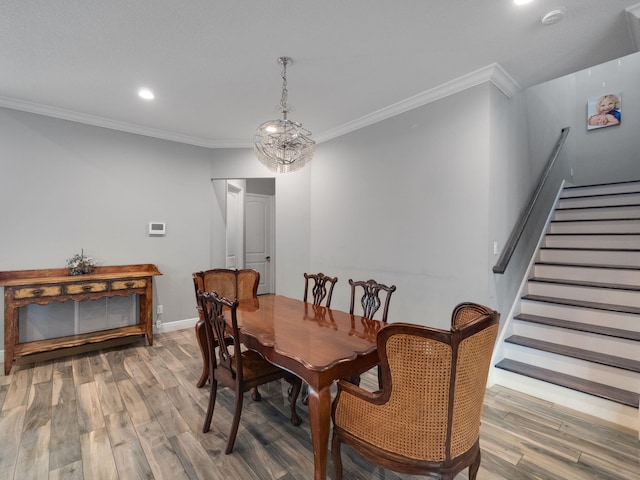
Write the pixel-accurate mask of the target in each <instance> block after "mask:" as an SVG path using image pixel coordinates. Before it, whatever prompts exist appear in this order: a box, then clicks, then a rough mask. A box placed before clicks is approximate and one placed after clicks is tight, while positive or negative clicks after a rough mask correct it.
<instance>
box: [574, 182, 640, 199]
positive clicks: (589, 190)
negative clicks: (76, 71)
mask: <svg viewBox="0 0 640 480" xmlns="http://www.w3.org/2000/svg"><path fill="white" fill-rule="evenodd" d="M639 190H640V180H626V181H624V182H609V183H594V184H590V185H567V186H566V187H564V189H563V190H562V196H563V197H573V196H583V195H590V194H594V193H595V194H607V193H622V192H637V191H639Z"/></svg>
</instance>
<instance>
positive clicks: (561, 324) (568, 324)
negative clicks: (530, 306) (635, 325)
mask: <svg viewBox="0 0 640 480" xmlns="http://www.w3.org/2000/svg"><path fill="white" fill-rule="evenodd" d="M513 318H514V320H520V321H523V322H530V323H537V324H540V325H548V326H551V327H557V328H566V329H568V330H576V331H579V332H586V333H594V334H596V335H606V336H608V337H615V338H623V339H626V340H635V341H637V342H640V331H638V332H634V331H631V330H622V329H620V328H611V327H606V326H603V325H592V324H590V323H582V322H572V321H570V320H562V319H560V318H550V317H542V316H540V315H530V314H527V313H519V314H517V315H515V316H514V317H513Z"/></svg>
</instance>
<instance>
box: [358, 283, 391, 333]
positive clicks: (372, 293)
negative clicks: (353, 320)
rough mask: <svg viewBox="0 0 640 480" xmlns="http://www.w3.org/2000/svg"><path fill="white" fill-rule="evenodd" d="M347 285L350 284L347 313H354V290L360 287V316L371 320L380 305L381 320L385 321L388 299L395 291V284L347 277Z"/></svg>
mask: <svg viewBox="0 0 640 480" xmlns="http://www.w3.org/2000/svg"><path fill="white" fill-rule="evenodd" d="M349 285H351V306H350V307H349V313H350V314H352V315H354V314H355V313H356V312H355V304H356V302H355V300H356V296H357V295H356V291H357V290H358V289H360V288H361V289H362V297H361V298H360V305H361V306H362V316H363V317H365V318H368V319H369V320H373V317H374V315H375V314H376V312H377V311H378V310H379V309H380V307H381V306H382V307H383V308H382V318H381V320H382V321H383V322H386V321H387V316H388V314H389V301H390V300H391V294H392V293H393V292H395V291H396V286H395V285H391V286H390V287H388V286H387V285H384V284H383V283H378V282H376V281H375V280H367V281H366V282H363V281H357V282H354V281H353V280H351V279H349ZM380 295H383V296H384V301H382V300H381V299H380Z"/></svg>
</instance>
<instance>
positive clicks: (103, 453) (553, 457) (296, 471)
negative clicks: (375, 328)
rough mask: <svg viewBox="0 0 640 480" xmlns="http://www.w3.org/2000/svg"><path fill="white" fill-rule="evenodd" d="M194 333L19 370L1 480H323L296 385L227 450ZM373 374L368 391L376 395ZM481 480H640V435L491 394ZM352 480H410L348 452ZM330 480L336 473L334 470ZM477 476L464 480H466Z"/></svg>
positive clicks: (268, 392)
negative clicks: (293, 410)
mask: <svg viewBox="0 0 640 480" xmlns="http://www.w3.org/2000/svg"><path fill="white" fill-rule="evenodd" d="M200 369H201V360H200V351H199V349H198V346H197V343H196V340H195V335H194V332H193V330H192V329H187V330H180V331H175V332H170V333H166V334H160V335H157V336H156V337H155V345H154V346H153V347H148V346H145V345H142V344H136V345H132V346H127V347H117V348H111V349H106V350H101V351H95V352H89V353H83V354H80V355H76V356H71V357H65V358H59V359H54V360H46V361H41V362H38V363H35V364H31V365H19V366H15V367H14V368H13V370H12V373H11V375H8V376H3V377H0V439H1V444H0V480H9V479H14V480H28V479H51V480H58V479H59V480H75V479H87V480H100V479H122V480H132V479H167V480H179V479H213V480H216V479H220V480H229V479H236V478H237V479H241V480H249V479H254V480H270V479H280V480H294V479H295V480H299V479H309V478H312V477H313V456H312V451H311V439H310V435H309V428H308V425H309V422H308V416H307V410H306V407H305V406H304V405H302V404H299V412H300V416H301V417H302V419H303V423H302V425H301V426H300V427H294V426H292V425H291V424H290V423H289V417H288V410H287V401H286V399H287V394H286V390H287V387H286V384H284V385H282V384H280V383H273V384H271V385H266V386H264V387H262V388H261V389H260V392H261V394H262V401H261V402H253V401H251V399H250V397H249V395H248V394H247V398H246V399H245V405H244V409H243V412H242V419H241V421H240V430H239V432H238V437H237V439H236V444H235V449H234V451H233V453H232V454H231V455H225V454H224V449H225V446H226V441H227V434H228V431H229V425H230V423H231V418H232V410H233V395H232V394H231V393H230V392H229V391H228V390H226V389H225V390H221V391H220V392H219V393H218V401H217V404H216V409H215V412H214V415H213V422H212V427H211V431H210V432H209V433H206V434H203V433H201V431H202V422H203V420H204V415H205V409H206V406H207V401H208V388H207V387H205V388H202V389H198V388H196V386H195V384H196V382H197V380H198V378H199V375H200ZM373 372H375V370H373V371H372V372H371V373H367V374H365V375H364V376H363V377H362V383H361V385H362V386H363V387H365V388H370V389H374V388H375V386H376V382H377V380H376V378H375V375H374V373H373ZM480 443H481V448H482V464H481V466H480V471H479V474H478V479H479V480H524V479H540V480H558V479H563V480H589V479H594V480H595V479H598V480H614V479H615V480H620V479H623V480H640V441H639V440H638V438H637V432H634V431H632V430H626V429H624V428H621V427H617V426H614V425H611V424H607V423H605V422H602V421H600V420H598V419H595V418H593V417H589V416H586V415H583V414H581V413H579V412H576V411H571V410H568V409H565V408H562V407H558V406H556V405H553V404H550V403H548V402H544V401H541V400H537V399H534V398H532V397H528V396H526V395H523V394H520V393H517V392H514V391H511V390H508V389H505V388H501V387H493V388H491V389H489V390H488V391H487V394H486V397H485V406H484V411H483V423H482V430H481V437H480ZM343 463H344V469H345V470H344V471H345V478H347V479H362V480H365V479H366V480H370V479H385V480H397V479H410V478H420V477H417V476H407V475H404V476H403V475H396V474H394V473H392V472H389V471H384V470H382V469H380V468H379V467H377V466H374V465H372V464H370V463H368V462H367V461H365V460H363V459H362V458H360V457H358V455H357V454H355V453H354V452H352V451H351V450H349V448H348V447H346V446H343ZM328 470H329V477H330V478H333V464H332V463H331V461H330V460H329V468H328ZM466 479H467V474H466V472H464V473H461V474H460V475H459V476H458V477H457V480H466Z"/></svg>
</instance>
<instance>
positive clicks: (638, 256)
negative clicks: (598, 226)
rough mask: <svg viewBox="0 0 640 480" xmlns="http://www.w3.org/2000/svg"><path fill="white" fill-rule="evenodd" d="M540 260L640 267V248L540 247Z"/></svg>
mask: <svg viewBox="0 0 640 480" xmlns="http://www.w3.org/2000/svg"><path fill="white" fill-rule="evenodd" d="M538 256H539V261H541V262H567V263H579V264H583V265H633V266H636V267H640V249H631V248H564V247H554V248H551V247H540V250H539V255H538Z"/></svg>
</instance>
